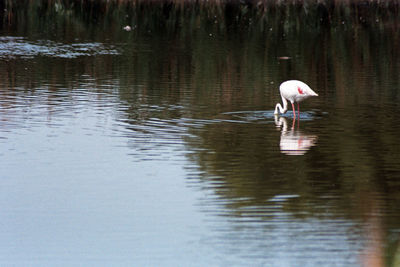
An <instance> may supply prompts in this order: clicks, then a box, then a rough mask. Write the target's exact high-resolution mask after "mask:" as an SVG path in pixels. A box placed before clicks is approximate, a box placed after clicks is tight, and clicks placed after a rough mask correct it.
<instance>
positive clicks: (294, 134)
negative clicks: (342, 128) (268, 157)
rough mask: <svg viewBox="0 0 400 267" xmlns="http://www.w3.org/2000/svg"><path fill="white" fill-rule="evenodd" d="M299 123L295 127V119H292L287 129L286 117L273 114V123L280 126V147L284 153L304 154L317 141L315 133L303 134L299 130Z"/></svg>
mask: <svg viewBox="0 0 400 267" xmlns="http://www.w3.org/2000/svg"><path fill="white" fill-rule="evenodd" d="M299 123H300V122H299V121H298V122H297V129H296V119H293V122H292V128H291V129H290V130H289V129H288V122H287V119H286V118H285V117H279V116H275V125H276V126H277V127H280V128H281V141H280V149H281V152H282V153H284V154H286V155H304V154H305V153H306V152H307V151H308V150H309V149H310V148H311V147H312V146H315V144H316V142H317V138H318V137H317V136H316V135H308V134H304V133H302V132H301V131H300V130H299Z"/></svg>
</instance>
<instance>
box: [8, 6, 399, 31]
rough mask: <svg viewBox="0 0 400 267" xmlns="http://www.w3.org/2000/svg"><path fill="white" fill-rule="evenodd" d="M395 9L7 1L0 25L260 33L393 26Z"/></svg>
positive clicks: (386, 7)
mask: <svg viewBox="0 0 400 267" xmlns="http://www.w3.org/2000/svg"><path fill="white" fill-rule="evenodd" d="M399 9H400V2H399V1H397V0H387V1H379V0H372V1H351V0H331V1H328V0H326V1H315V0H290V1H289V0H286V1H284V0H278V1H272V0H257V1H256V0H254V1H251V0H247V1H239V0H230V1H222V0H207V1H206V0H200V1H191V0H169V1H160V0H152V1H149V0H111V1H91V0H22V1H21V0H6V1H1V3H0V18H1V20H0V21H1V23H2V24H3V25H4V24H11V23H17V22H18V20H19V19H22V20H23V15H29V16H35V14H34V13H37V15H39V14H42V15H43V14H44V13H46V14H52V15H54V16H57V17H60V16H72V17H80V18H81V19H85V20H86V21H91V22H99V20H102V19H107V20H108V21H109V20H110V19H113V20H115V21H119V22H120V24H121V25H123V24H124V23H131V24H135V25H136V26H142V25H145V26H146V27H153V28H156V27H160V26H161V27H163V28H164V27H174V26H184V25H188V23H189V25H190V22H191V23H195V22H197V21H198V20H199V19H200V20H202V23H204V22H207V23H209V24H215V23H217V24H219V25H220V27H221V26H222V27H225V28H227V27H230V26H231V25H241V26H247V27H257V28H260V27H261V28H265V27H263V26H264V25H263V24H265V23H267V24H268V23H271V22H272V21H274V20H276V21H279V22H281V23H285V24H293V23H306V24H310V26H314V27H315V26H319V25H340V24H343V23H351V24H362V25H375V24H376V23H377V22H379V23H385V22H388V21H390V22H394V21H396V19H398V17H399V15H398V14H399ZM22 12H25V13H24V14H23V13H22ZM29 13H31V14H29ZM115 21H114V22H115ZM33 22H35V21H33ZM221 24H222V25H221ZM191 26H193V25H191ZM288 26H290V25H288Z"/></svg>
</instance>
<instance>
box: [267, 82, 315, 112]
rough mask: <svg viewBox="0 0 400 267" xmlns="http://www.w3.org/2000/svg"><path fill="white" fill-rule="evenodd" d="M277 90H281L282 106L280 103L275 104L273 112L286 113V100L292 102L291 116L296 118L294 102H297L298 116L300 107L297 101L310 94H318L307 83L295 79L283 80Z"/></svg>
mask: <svg viewBox="0 0 400 267" xmlns="http://www.w3.org/2000/svg"><path fill="white" fill-rule="evenodd" d="M279 90H280V92H281V97H282V102H283V107H282V106H281V104H279V103H278V104H276V106H275V111H274V114H275V115H277V114H279V112H280V113H286V111H287V109H288V107H287V104H288V101H290V103H291V104H292V109H293V117H294V118H296V111H295V108H294V103H297V110H298V113H299V117H300V107H299V103H300V102H301V101H303V100H305V99H307V98H309V97H311V96H318V94H317V93H315V92H314V91H313V90H312V89H311V88H310V87H309V86H308V85H307V84H305V83H303V82H301V81H297V80H290V81H286V82H283V83H282V84H281V85H280V86H279Z"/></svg>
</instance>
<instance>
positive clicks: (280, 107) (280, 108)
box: [274, 97, 288, 114]
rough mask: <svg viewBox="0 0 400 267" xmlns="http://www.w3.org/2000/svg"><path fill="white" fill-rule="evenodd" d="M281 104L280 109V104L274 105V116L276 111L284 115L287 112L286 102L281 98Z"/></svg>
mask: <svg viewBox="0 0 400 267" xmlns="http://www.w3.org/2000/svg"><path fill="white" fill-rule="evenodd" d="M282 103H283V108H282V106H281V104H279V103H278V104H276V106H275V112H274V114H278V111H279V112H280V113H282V114H283V113H286V111H287V106H288V102H287V100H286V99H285V98H284V97H282Z"/></svg>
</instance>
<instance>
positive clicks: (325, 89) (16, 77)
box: [0, 0, 400, 225]
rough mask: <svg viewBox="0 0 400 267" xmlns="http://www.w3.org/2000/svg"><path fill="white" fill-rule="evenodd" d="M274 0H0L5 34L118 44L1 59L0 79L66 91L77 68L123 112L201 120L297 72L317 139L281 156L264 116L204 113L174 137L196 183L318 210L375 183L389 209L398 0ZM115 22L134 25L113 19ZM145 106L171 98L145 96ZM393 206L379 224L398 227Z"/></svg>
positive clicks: (345, 206)
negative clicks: (187, 151) (241, 0)
mask: <svg viewBox="0 0 400 267" xmlns="http://www.w3.org/2000/svg"><path fill="white" fill-rule="evenodd" d="M271 2H272V1H263V2H261V4H258V5H255V4H254V5H253V4H251V1H247V3H246V4H232V2H226V3H220V2H219V1H207V2H205V1H193V2H187V1H173V2H171V1H163V2H158V1H150V2H147V1H123V0H121V1H83V0H75V1H66V0H65V1H63V0H61V1H59V0H57V1H56V0H46V1H28V0H25V1H17V0H7V1H0V33H1V34H2V35H13V36H23V37H26V38H28V39H29V40H38V39H44V40H55V41H57V42H63V43H74V42H82V43H85V42H86V41H87V42H101V43H107V42H110V43H112V44H116V45H118V48H120V51H122V55H120V56H114V55H113V56H107V55H101V56H96V57H80V58H78V59H72V60H71V59H60V58H49V57H42V56H37V57H35V58H34V59H32V60H31V59H18V58H16V59H7V60H3V61H1V62H0V85H1V86H0V87H1V88H9V89H10V88H11V89H13V88H16V87H18V88H24V90H20V91H18V92H17V91H16V92H13V94H17V93H21V94H24V93H27V92H28V93H30V94H35V90H36V89H37V88H39V87H41V86H42V85H43V84H44V86H47V85H48V84H49V83H50V84H57V86H54V87H51V86H50V90H53V91H57V88H58V87H63V88H70V89H71V90H74V89H75V88H78V87H79V86H81V84H83V83H82V82H81V81H80V80H81V79H82V75H83V74H85V75H86V77H91V78H93V79H94V83H93V84H94V86H95V84H96V82H98V83H99V84H100V83H102V81H104V80H106V79H108V80H112V81H113V84H116V88H118V90H119V91H118V93H119V97H120V98H121V99H122V100H123V101H124V102H125V103H127V105H128V106H129V105H130V107H128V108H126V113H127V115H126V116H127V120H128V121H131V122H132V123H145V122H146V120H148V118H151V117H153V118H163V116H165V118H167V119H171V118H174V119H179V118H182V117H185V118H188V117H189V118H202V119H210V118H214V117H215V116H217V114H220V113H221V112H224V111H235V110H265V109H272V108H273V106H274V104H275V103H276V101H277V100H278V95H277V94H276V92H277V85H278V84H279V82H280V81H282V80H285V79H288V78H298V79H302V80H306V81H308V83H309V84H310V85H311V87H312V88H315V89H316V91H317V92H318V93H319V94H320V97H319V99H317V100H315V101H313V102H310V103H308V104H307V105H308V107H312V106H314V107H315V106H318V105H320V106H322V103H323V104H324V106H323V109H324V110H326V111H327V112H328V113H329V114H330V115H329V116H328V118H327V119H325V120H319V121H314V122H306V123H304V124H305V125H306V126H307V127H306V128H307V129H311V132H312V134H317V135H318V136H319V142H318V143H319V145H318V146H316V147H313V149H312V150H311V151H310V153H307V154H306V155H305V156H304V157H301V158H292V159H291V160H290V161H289V160H287V158H286V157H285V156H284V155H281V154H280V153H279V152H278V150H279V146H278V142H279V136H280V133H279V131H271V128H273V127H274V126H273V125H271V124H267V125H263V124H250V127H249V125H248V124H232V123H221V122H219V123H215V124H209V125H206V126H204V125H202V127H199V128H194V129H191V130H190V131H191V132H190V133H191V134H192V136H195V137H196V138H194V139H191V138H189V137H185V138H186V139H185V141H186V143H187V144H188V145H189V146H190V147H191V149H192V150H193V151H195V153H193V154H192V155H191V156H190V157H191V159H192V160H193V161H194V162H196V163H197V165H198V166H200V168H201V170H202V171H203V172H205V173H206V175H205V181H204V183H205V184H207V183H210V184H211V185H210V186H211V187H213V190H215V192H217V194H218V195H221V196H223V197H224V198H225V199H231V200H232V201H231V202H229V205H231V207H232V210H234V211H240V210H241V208H243V207H248V206H258V207H260V206H267V205H268V204H269V203H266V201H267V200H268V199H272V198H273V197H274V196H275V195H289V196H296V195H298V196H301V197H300V198H297V197H294V198H292V199H288V200H286V201H285V202H284V206H283V209H286V210H288V211H293V210H302V212H304V213H303V214H298V215H299V216H307V213H312V214H313V215H315V214H321V216H322V215H323V214H324V212H325V211H326V209H329V208H332V210H333V212H332V214H336V215H337V216H348V217H351V216H355V215H353V214H352V213H351V211H352V209H351V208H349V205H354V206H356V205H359V206H362V205H363V203H364V202H365V201H364V200H365V199H369V198H370V196H371V195H374V194H375V193H378V195H379V194H388V195H389V198H390V199H391V200H392V201H391V202H390V203H388V204H387V208H388V209H390V210H391V211H392V212H393V213H394V214H395V213H397V212H398V203H399V201H400V199H398V198H399V194H398V191H399V189H400V183H399V172H398V168H399V161H400V159H399V156H398V152H397V151H399V142H398V133H399V132H400V126H399V125H400V121H399V118H398V116H396V114H398V113H399V112H400V108H399V106H398V104H396V103H398V102H399V100H400V93H399V90H398V89H399V87H400V76H399V75H398V74H399V73H400V54H399V53H400V52H399V51H400V40H399V36H400V35H399V24H398V21H399V4H398V2H397V1H368V2H365V1H362V2H361V1H360V2H354V3H352V4H345V3H343V2H342V1H324V2H323V3H324V4H315V3H314V2H316V1H290V3H289V4H283V3H284V2H285V1H278V4H272V3H271ZM125 25H131V26H132V28H133V30H132V31H131V32H125V31H123V30H122V27H123V26H125ZM281 56H286V57H289V59H287V60H281V59H279V57H281ZM26 73H29V75H25V74H26ZM4 94H7V92H6V93H5V90H4V89H3V90H1V91H0V105H1V100H2V98H3V95H4ZM31 101H32V100H31ZM152 105H153V106H164V107H177V108H176V109H168V108H165V109H157V108H154V109H153V110H152V109H150V108H147V107H148V106H152ZM365 106H368V107H369V109H366V108H363V107H365ZM360 107H361V108H362V109H359V108H360ZM366 110H367V112H365V111H366ZM366 120H368V123H365V121H366ZM319 129H325V130H326V129H328V130H329V131H328V132H327V131H325V130H324V131H323V132H322V131H321V130H319ZM366 133H368V134H366ZM322 144H325V146H323V147H321V146H322ZM276 155H279V156H277V157H276ZM316 170H317V171H316ZM210 177H213V178H210ZM396 200H398V201H396ZM298 206H301V209H298V208H297V207H298ZM354 210H358V208H354ZM368 212H369V211H367V212H366V213H368ZM235 215H237V214H235ZM393 218H394V219H392V218H388V219H387V220H388V223H389V224H391V225H398V222H396V221H394V222H392V221H390V220H396V219H397V218H398V217H397V216H393Z"/></svg>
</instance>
